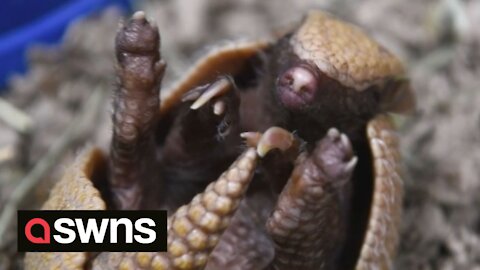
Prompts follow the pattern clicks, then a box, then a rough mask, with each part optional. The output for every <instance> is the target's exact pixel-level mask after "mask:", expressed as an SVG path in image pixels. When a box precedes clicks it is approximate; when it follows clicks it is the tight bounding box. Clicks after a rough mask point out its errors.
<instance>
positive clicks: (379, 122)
mask: <svg viewBox="0 0 480 270" xmlns="http://www.w3.org/2000/svg"><path fill="white" fill-rule="evenodd" d="M159 47H160V43H159V34H158V30H157V28H156V27H155V26H152V25H150V24H149V23H148V21H147V20H146V19H145V16H144V14H143V13H136V14H135V15H133V17H132V19H131V20H130V21H128V22H127V23H126V25H125V26H124V27H122V28H121V29H120V30H119V32H118V34H117V39H116V52H117V62H118V67H117V77H118V88H117V89H116V90H115V96H114V106H113V107H114V112H113V116H112V118H113V124H114V131H113V137H112V144H111V150H110V157H109V158H108V161H105V159H106V158H105V157H103V156H102V155H101V154H100V153H99V152H98V150H94V153H97V154H94V155H92V154H88V155H86V156H84V159H81V160H83V161H82V162H83V163H81V164H90V165H88V166H85V165H82V166H77V167H74V168H72V169H70V170H69V171H67V174H66V176H65V178H64V179H63V180H62V181H60V182H59V184H58V185H57V187H56V188H55V189H54V192H55V193H54V194H52V197H51V199H50V200H49V202H47V204H46V207H47V208H53V209H70V207H72V206H73V209H84V208H88V209H89V207H91V203H85V200H84V199H82V198H91V200H96V199H97V198H101V199H103V200H104V201H105V202H103V201H100V202H99V203H98V204H99V205H98V206H95V207H98V208H100V209H106V208H111V209H152V208H153V209H158V208H160V209H168V210H169V211H170V213H172V214H171V215H170V216H169V219H168V232H169V236H168V252H166V253H141V252H132V253H108V252H104V253H100V254H84V253H73V254H72V253H65V255H58V254H56V253H51V254H47V253H42V254H27V257H26V266H27V268H28V269H39V268H38V267H43V269H46V268H51V267H53V266H62V267H66V268H68V269H82V268H87V269H125V270H130V269H279V270H283V269H322V270H323V269H346V270H351V269H358V270H360V269H362V270H363V269H391V265H392V264H391V262H392V260H393V256H394V254H395V249H396V245H397V242H398V240H397V226H398V221H399V218H400V209H401V197H402V184H401V183H402V182H401V177H400V173H401V172H400V159H399V155H398V149H397V148H398V144H397V140H396V137H395V135H394V131H393V126H392V125H391V123H390V122H389V120H388V117H387V116H385V114H384V113H386V112H391V111H395V112H404V111H406V110H408V109H411V108H412V107H413V105H414V103H413V100H414V99H413V96H412V93H411V90H410V89H409V87H408V82H406V81H405V80H403V79H399V78H401V77H403V68H402V66H401V64H400V62H399V61H398V60H397V59H396V58H395V57H394V56H393V55H392V54H390V53H389V52H387V51H386V50H385V49H384V48H382V47H381V46H380V45H378V44H377V43H376V42H374V41H373V40H371V39H370V38H369V37H367V36H366V35H365V34H364V33H363V32H361V31H360V30H359V29H357V28H356V27H354V26H352V25H350V24H347V23H345V22H342V21H340V20H338V19H336V18H334V17H333V16H331V15H328V14H325V13H322V12H319V11H313V12H310V13H309V14H308V15H307V17H306V18H305V20H304V21H303V22H302V23H301V24H300V26H299V27H298V28H297V29H294V31H293V32H291V33H289V34H287V35H285V36H284V37H282V38H280V39H279V40H278V41H276V42H275V43H271V44H269V43H265V42H253V43H247V44H244V43H242V44H240V43H239V44H234V45H233V46H232V45H230V46H226V47H224V48H221V49H217V50H215V51H214V52H213V53H211V54H208V55H207V56H206V57H204V58H203V59H201V60H200V61H199V62H198V63H197V64H196V65H194V66H193V67H192V69H191V70H190V71H188V72H187V73H186V78H185V79H183V80H180V81H179V82H178V83H177V84H176V85H175V86H174V88H173V90H170V91H169V92H168V94H166V95H163V96H164V99H163V100H160V99H159V97H160V95H159V92H160V82H161V80H162V77H163V72H164V69H165V64H164V63H163V61H162V60H161V57H160V54H159ZM245 132H247V133H245ZM241 137H243V138H244V139H245V142H242V141H241V139H240V138H241ZM89 153H90V152H89ZM242 153H243V154H242ZM259 157H260V158H261V159H259ZM105 163H108V166H107V165H105ZM102 164H103V165H102ZM215 179H217V180H215ZM65 186H69V187H71V189H72V190H73V191H70V190H65V188H62V187H65ZM78 193H80V195H78ZM65 202H69V203H68V204H65ZM57 204H58V205H57ZM72 256H73V257H72ZM72 258H73V259H72ZM64 261H65V262H64Z"/></svg>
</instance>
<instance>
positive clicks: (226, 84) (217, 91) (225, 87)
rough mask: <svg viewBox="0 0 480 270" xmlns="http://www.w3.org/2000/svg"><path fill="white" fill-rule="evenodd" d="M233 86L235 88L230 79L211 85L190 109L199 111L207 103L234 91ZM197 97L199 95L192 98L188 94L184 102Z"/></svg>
mask: <svg viewBox="0 0 480 270" xmlns="http://www.w3.org/2000/svg"><path fill="white" fill-rule="evenodd" d="M232 86H233V83H232V81H231V79H230V78H228V77H222V78H220V79H218V80H217V81H215V82H214V83H212V84H210V85H209V86H208V87H207V88H206V89H205V90H203V89H202V90H203V91H202V92H203V93H201V94H200V95H199V96H198V98H196V100H195V102H193V104H192V105H191V106H190V109H192V110H197V109H199V108H200V107H202V106H203V105H205V104H206V103H207V102H209V101H210V100H212V99H213V98H215V97H219V96H221V95H224V94H226V93H227V92H228V91H230V90H231V89H232ZM195 95H198V94H193V93H192V94H191V96H190V95H188V94H187V95H186V96H185V97H184V100H189V99H193V98H194V97H195ZM186 98H188V99H186ZM214 112H215V107H214ZM217 112H219V109H218V108H217ZM215 114H217V113H215Z"/></svg>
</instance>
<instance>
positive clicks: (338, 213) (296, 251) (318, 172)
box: [267, 129, 356, 269]
mask: <svg viewBox="0 0 480 270" xmlns="http://www.w3.org/2000/svg"><path fill="white" fill-rule="evenodd" d="M355 163H356V158H355V157H353V151H352V148H351V145H350V142H349V141H348V138H347V137H346V136H345V135H343V134H340V132H339V131H338V130H336V129H331V130H330V131H329V132H328V133H327V135H326V136H325V138H323V139H322V140H321V141H320V142H319V143H318V144H317V146H316V148H315V149H314V151H313V152H312V154H311V155H310V156H306V153H304V154H302V155H300V157H299V158H298V160H297V164H296V166H295V168H294V170H293V173H292V175H291V177H290V179H289V180H288V182H287V185H286V186H285V188H284V189H283V191H282V193H281V194H280V197H279V199H278V201H277V206H276V207H275V210H274V212H273V214H272V215H271V217H270V218H269V220H268V221H267V231H268V232H269V234H270V235H271V237H272V239H273V240H274V243H275V257H274V260H273V262H272V266H273V267H274V268H275V269H318V267H319V266H320V265H324V266H325V268H322V269H330V268H331V267H332V266H333V265H334V261H335V259H336V255H337V254H338V252H339V249H338V247H340V246H342V242H343V239H344V237H345V236H344V235H343V231H344V230H343V229H342V228H344V226H345V222H346V221H345V220H344V216H343V214H342V213H344V212H345V210H346V209H345V207H346V203H347V200H348V198H349V196H348V188H349V185H348V183H349V180H350V179H351V176H352V173H353V169H354V167H355ZM320 268H321V267H320Z"/></svg>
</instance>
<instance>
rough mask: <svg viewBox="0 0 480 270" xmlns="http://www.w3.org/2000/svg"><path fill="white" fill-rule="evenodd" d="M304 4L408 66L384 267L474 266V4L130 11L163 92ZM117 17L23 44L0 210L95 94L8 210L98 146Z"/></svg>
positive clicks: (479, 267)
mask: <svg viewBox="0 0 480 270" xmlns="http://www.w3.org/2000/svg"><path fill="white" fill-rule="evenodd" d="M312 8H320V9H323V10H328V11H330V12H332V13H334V14H336V15H337V16H339V17H341V18H344V19H345V20H348V21H351V22H353V23H355V24H358V25H360V26H361V27H362V28H364V29H366V30H367V31H368V32H369V33H370V34H371V35H373V36H374V37H375V38H376V39H377V40H378V41H379V42H381V43H382V44H384V45H385V46H386V47H388V48H389V49H390V50H391V51H393V52H394V53H395V54H397V55H398V56H399V57H400V58H401V59H402V60H403V61H404V62H405V64H406V66H407V67H408V70H409V72H408V73H409V77H410V79H411V83H412V86H413V89H414V91H415V93H416V96H417V110H416V111H415V113H414V114H413V115H411V116H409V117H407V118H405V119H401V120H402V121H401V122H402V125H401V127H400V138H401V143H402V146H401V150H402V153H403V156H404V163H405V169H406V170H405V171H406V177H405V187H406V192H405V201H404V216H403V219H402V225H401V237H400V239H401V244H400V248H399V254H398V257H397V259H396V261H395V269H422V270H427V269H442V270H449V269H457V270H462V269H465V270H467V269H468V270H471V269H472V270H473V269H476V270H480V211H479V210H478V209H480V196H479V195H478V194H480V177H479V176H480V147H479V146H480V90H479V82H480V81H479V80H480V79H479V78H480V31H478V28H476V27H477V26H478V25H480V1H475V0H464V1H462V0H439V1H434V0H422V1H404V0H386V1H380V0H362V1H355V2H354V3H350V1H346V0H330V1H328V0H323V1H313V0H302V1H282V0H275V1H255V0H230V1H207V0H197V1H189V0H171V1H153V0H152V1H145V0H144V1H138V2H136V7H135V9H142V10H145V11H146V13H147V15H148V16H149V17H150V18H153V19H154V20H155V21H156V22H157V23H158V25H159V28H160V31H161V33H162V54H163V57H164V58H165V59H166V61H167V63H168V71H167V77H166V80H165V81H164V82H165V83H164V84H165V85H168V84H169V82H172V81H173V80H174V79H175V78H176V77H178V76H180V75H181V74H182V73H183V71H185V70H186V69H187V68H188V67H189V66H190V65H191V64H192V63H193V61H194V59H195V58H196V57H197V56H198V55H201V53H202V52H204V51H205V50H206V49H208V47H209V46H211V45H212V44H218V43H219V42H220V43H221V42H223V41H233V40H238V39H256V38H265V37H267V36H270V35H272V33H281V32H283V30H284V29H288V27H290V26H291V25H292V24H294V23H295V22H298V21H299V20H300V19H301V17H302V16H303V15H304V14H305V12H306V11H308V10H309V9H312ZM121 19H122V15H121V14H119V13H118V12H117V11H115V10H108V11H106V12H104V13H102V14H98V15H96V16H92V17H90V18H88V19H86V20H82V21H80V22H77V23H75V24H73V25H72V26H71V27H70V28H69V30H68V33H67V34H66V35H65V37H64V41H63V43H62V44H61V45H60V46H58V47H53V48H52V47H49V48H47V47H41V46H33V47H32V48H31V50H30V54H29V59H30V60H29V61H30V70H29V72H28V73H27V74H25V75H19V76H15V77H14V78H12V79H11V81H10V84H9V86H8V89H7V91H8V92H6V94H4V95H3V97H2V98H4V99H6V100H7V101H8V102H10V103H11V104H13V105H15V106H16V107H17V108H19V109H20V110H21V112H23V113H25V114H26V115H27V116H28V117H29V118H30V119H31V120H32V122H33V129H32V132H31V133H29V134H26V135H25V133H24V134H23V135H22V134H21V133H19V132H18V131H15V130H14V129H13V128H12V127H10V126H8V125H7V124H5V123H3V122H0V211H2V209H4V206H5V204H6V203H7V202H8V200H9V198H10V194H11V193H12V192H13V191H14V190H15V188H16V187H17V185H18V184H19V183H20V181H22V179H24V177H25V176H26V175H27V173H28V172H29V171H30V170H31V169H32V168H33V166H34V165H35V164H37V163H38V162H39V161H41V160H42V158H44V157H45V154H46V153H47V152H48V151H49V149H50V148H51V147H52V145H53V144H54V143H55V142H56V141H58V140H59V137H61V134H64V133H65V130H66V129H67V128H68V126H69V125H70V126H71V124H72V122H73V121H74V118H75V116H76V115H78V114H81V112H82V109H84V107H85V105H84V104H85V103H86V101H87V99H89V97H90V96H91V94H92V93H94V92H96V91H102V92H104V93H106V95H105V96H107V98H103V99H101V103H100V104H101V106H100V107H99V110H100V112H99V113H98V117H95V118H93V119H94V120H92V121H89V123H88V125H87V126H86V127H84V130H83V131H82V132H80V133H79V134H77V136H76V137H75V138H74V140H71V141H70V142H69V144H68V147H67V148H66V150H65V151H62V152H61V155H60V156H59V158H58V159H57V160H56V161H55V164H56V165H55V166H53V168H52V169H50V170H48V173H46V174H45V175H44V176H43V177H42V178H41V179H40V181H39V182H38V183H36V185H35V186H34V188H33V189H32V190H31V191H30V192H29V193H28V196H25V197H24V198H22V200H21V201H20V203H19V205H18V208H19V209H36V208H39V207H40V206H41V204H42V203H43V202H44V201H45V199H46V197H47V196H48V192H49V189H50V188H51V186H52V185H53V184H54V183H55V181H56V180H57V179H59V177H60V176H61V174H62V172H63V171H64V169H65V166H67V165H68V164H69V163H70V162H71V161H72V158H73V157H74V156H75V154H76V153H77V152H78V151H79V149H81V148H82V147H84V146H85V145H86V144H97V145H100V146H101V147H103V148H104V149H107V147H108V142H109V136H110V134H111V131H110V130H111V123H110V118H109V112H110V100H109V98H108V95H109V93H110V92H111V90H112V88H113V82H114V77H113V74H114V72H113V63H114V61H113V40H114V35H115V31H116V28H117V26H118V22H119V21H120V20H121ZM0 113H1V112H0ZM0 213H1V212H0ZM15 235H16V228H15V224H11V226H9V227H8V230H7V232H6V233H5V235H4V236H3V242H2V243H1V246H0V248H1V249H0V269H21V268H22V266H21V259H22V256H23V254H17V253H16V238H15ZM0 237H2V236H1V235H0Z"/></svg>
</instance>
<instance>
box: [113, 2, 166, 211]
mask: <svg viewBox="0 0 480 270" xmlns="http://www.w3.org/2000/svg"><path fill="white" fill-rule="evenodd" d="M159 46H160V37H159V33H158V29H157V27H156V26H155V25H151V24H150V23H149V22H148V21H147V20H146V19H145V14H144V13H143V12H141V11H139V12H137V13H135V14H134V15H133V16H132V19H130V20H129V21H128V22H127V23H126V25H125V26H123V27H121V28H120V29H119V30H118V33H117V37H116V40H115V49H116V57H117V70H116V72H117V81H118V87H117V88H116V89H115V93H114V101H113V110H114V111H113V115H112V120H113V137H112V143H111V147H110V152H111V162H110V171H111V177H110V186H111V189H112V191H113V192H112V194H113V202H114V204H115V207H116V208H118V209H136V208H138V207H139V206H140V203H141V202H140V198H141V196H140V194H142V193H143V192H142V190H143V189H144V188H143V186H144V184H145V183H144V182H145V181H147V176H148V175H147V174H148V172H149V170H150V169H149V165H150V163H151V162H152V161H153V160H155V159H154V154H155V152H154V149H155V147H154V128H155V125H156V123H157V121H158V107H159V104H160V100H159V91H160V82H161V80H162V78H163V73H164V70H165V63H164V62H163V60H161V59H160V54H159ZM140 180H142V182H140Z"/></svg>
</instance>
